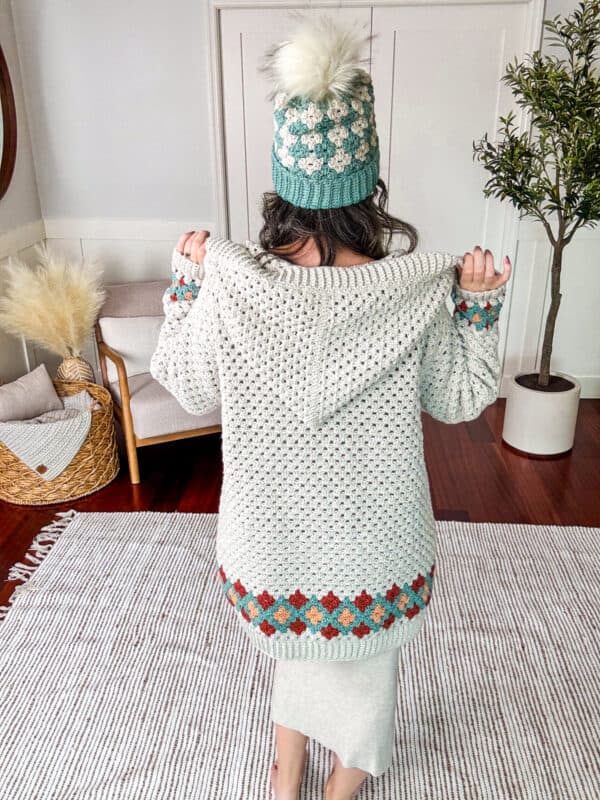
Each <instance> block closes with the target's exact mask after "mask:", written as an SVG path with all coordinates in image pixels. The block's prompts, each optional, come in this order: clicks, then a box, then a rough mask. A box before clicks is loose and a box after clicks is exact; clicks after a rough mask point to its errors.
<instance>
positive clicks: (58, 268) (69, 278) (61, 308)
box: [0, 243, 106, 358]
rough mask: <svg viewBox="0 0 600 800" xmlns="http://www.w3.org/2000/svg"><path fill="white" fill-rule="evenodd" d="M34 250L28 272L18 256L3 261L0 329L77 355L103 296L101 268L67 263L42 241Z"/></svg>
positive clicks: (67, 354) (48, 348) (64, 354)
mask: <svg viewBox="0 0 600 800" xmlns="http://www.w3.org/2000/svg"><path fill="white" fill-rule="evenodd" d="M35 251H36V254H37V256H38V263H37V264H36V265H35V268H33V269H32V268H31V267H29V266H28V265H27V264H25V263H24V262H23V261H21V260H20V259H19V258H15V257H14V256H11V257H9V259H8V265H7V267H6V269H5V270H4V272H3V276H2V277H3V278H4V288H3V291H2V297H0V326H2V327H3V328H4V330H5V331H7V332H8V333H11V334H13V335H15V336H24V337H25V338H26V339H28V340H30V341H32V342H35V343H36V344H38V345H41V346H42V347H44V348H46V349H47V350H50V351H51V352H53V353H56V354H58V355H60V356H62V357H63V358H69V357H74V356H79V355H81V352H82V350H83V349H84V347H85V345H86V342H87V338H88V336H89V334H90V331H91V329H92V326H93V324H94V322H95V321H96V317H97V315H98V312H99V311H100V308H101V307H102V303H103V302H104V299H105V296H106V292H105V290H104V289H103V288H102V287H101V285H100V280H101V277H102V269H101V268H100V267H99V266H98V265H96V264H94V265H91V264H88V263H85V262H84V261H83V260H82V261H81V262H80V263H78V264H75V263H73V262H71V261H68V260H67V259H66V258H65V257H64V256H62V255H59V254H57V253H54V252H50V251H49V250H48V248H47V246H46V244H45V243H43V244H38V245H36V247H35Z"/></svg>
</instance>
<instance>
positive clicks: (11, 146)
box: [0, 46, 17, 200]
mask: <svg viewBox="0 0 600 800" xmlns="http://www.w3.org/2000/svg"><path fill="white" fill-rule="evenodd" d="M0 106H1V111H2V113H1V114H0V155H1V159H0V200H1V199H2V198H3V197H4V195H5V194H6V190H7V189H8V186H9V184H10V179H11V178H12V175H13V171H14V168H15V158H16V155H17V112H16V109H15V96H14V94H13V89H12V83H11V81H10V73H9V71H8V65H7V63H6V59H5V58H4V52H3V51H2V47H1V46H0Z"/></svg>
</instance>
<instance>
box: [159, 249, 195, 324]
mask: <svg viewBox="0 0 600 800" xmlns="http://www.w3.org/2000/svg"><path fill="white" fill-rule="evenodd" d="M203 279H204V264H196V263H195V262H194V261H191V260H190V259H189V258H187V256H184V255H182V254H181V253H179V252H178V251H177V249H176V248H175V249H174V250H173V254H172V256H171V283H170V285H169V286H168V287H167V289H166V290H165V292H164V294H163V309H164V311H165V314H168V315H171V316H174V317H175V318H181V317H182V316H185V315H186V314H187V312H188V311H189V309H190V307H191V304H192V303H193V302H194V300H195V299H196V297H198V292H199V291H200V286H201V285H202V280H203Z"/></svg>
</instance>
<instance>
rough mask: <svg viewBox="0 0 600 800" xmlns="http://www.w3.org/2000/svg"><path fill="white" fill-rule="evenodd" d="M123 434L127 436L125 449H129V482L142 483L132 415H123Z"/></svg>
mask: <svg viewBox="0 0 600 800" xmlns="http://www.w3.org/2000/svg"><path fill="white" fill-rule="evenodd" d="M122 427H123V433H124V434H125V447H126V448H127V462H128V464H129V480H130V481H131V483H139V482H140V468H139V464H138V453H137V447H136V446H135V434H134V432H133V421H132V419H131V415H130V414H127V413H124V414H123V426H122Z"/></svg>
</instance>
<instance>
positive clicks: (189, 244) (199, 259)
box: [176, 231, 210, 264]
mask: <svg viewBox="0 0 600 800" xmlns="http://www.w3.org/2000/svg"><path fill="white" fill-rule="evenodd" d="M209 236H210V231H188V232H187V233H184V234H183V235H182V236H180V238H179V241H178V242H177V245H176V250H177V252H178V253H181V255H182V256H185V257H186V258H189V259H190V261H193V262H194V263H195V264H203V263H204V257H205V256H206V247H205V244H204V242H205V241H206V239H207V238H208V237H209Z"/></svg>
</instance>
